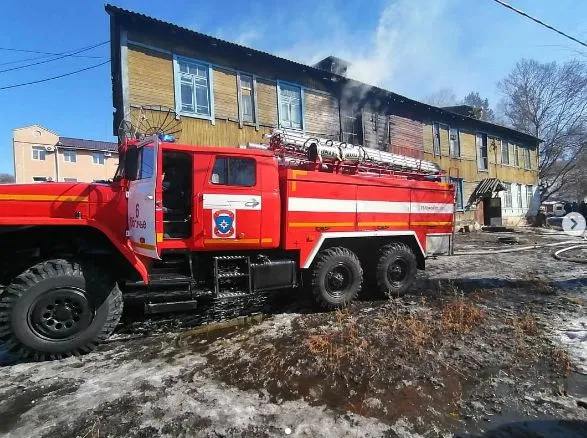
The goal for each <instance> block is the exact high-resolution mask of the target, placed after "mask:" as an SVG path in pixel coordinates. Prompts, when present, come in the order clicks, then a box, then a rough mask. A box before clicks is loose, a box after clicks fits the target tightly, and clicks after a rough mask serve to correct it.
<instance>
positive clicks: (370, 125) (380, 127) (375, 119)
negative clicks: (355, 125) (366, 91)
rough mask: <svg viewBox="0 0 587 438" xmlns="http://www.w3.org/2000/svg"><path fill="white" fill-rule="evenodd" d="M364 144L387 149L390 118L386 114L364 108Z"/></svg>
mask: <svg viewBox="0 0 587 438" xmlns="http://www.w3.org/2000/svg"><path fill="white" fill-rule="evenodd" d="M362 117H363V146H366V147H369V148H374V149H381V150H387V145H388V144H389V135H388V132H389V118H388V116H386V115H384V114H378V113H376V112H372V111H367V110H363V112H362Z"/></svg>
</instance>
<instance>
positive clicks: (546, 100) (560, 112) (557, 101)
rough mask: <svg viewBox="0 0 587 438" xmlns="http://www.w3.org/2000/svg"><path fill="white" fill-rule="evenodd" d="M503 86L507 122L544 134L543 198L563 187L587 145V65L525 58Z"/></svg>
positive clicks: (542, 164)
mask: <svg viewBox="0 0 587 438" xmlns="http://www.w3.org/2000/svg"><path fill="white" fill-rule="evenodd" d="M498 87H499V89H500V91H501V93H502V95H503V103H502V108H503V111H504V116H505V118H506V120H507V121H508V123H509V124H510V125H512V126H513V127H514V128H515V129H518V130H520V131H523V132H526V133H528V134H531V135H533V136H535V137H538V138H540V139H541V140H542V143H541V145H540V156H539V177H540V194H541V198H542V200H546V199H548V198H549V197H551V196H553V195H556V194H559V193H561V192H564V191H565V188H566V187H567V186H568V184H569V183H570V180H569V179H570V178H571V176H572V175H573V171H574V170H575V169H576V168H577V164H578V160H577V158H578V157H579V156H580V155H581V154H582V153H583V151H585V150H586V149H587V147H586V145H587V123H586V122H587V67H586V66H585V64H584V63H581V62H579V61H571V62H567V63H565V64H562V65H559V64H557V63H555V62H552V63H540V62H538V61H535V60H526V59H524V60H522V61H520V62H518V63H517V64H516V66H515V67H514V69H513V70H512V72H511V73H510V74H509V75H508V76H507V77H506V78H505V79H504V80H502V81H501V82H500V83H499V85H498Z"/></svg>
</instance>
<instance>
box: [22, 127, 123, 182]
mask: <svg viewBox="0 0 587 438" xmlns="http://www.w3.org/2000/svg"><path fill="white" fill-rule="evenodd" d="M12 145H13V153H14V177H15V179H16V182H17V183H30V182H46V181H70V182H78V181H79V182H92V181H98V180H108V179H111V178H112V177H114V173H115V172H116V168H117V166H118V152H117V150H118V147H117V144H116V143H111V142H106V141H95V140H83V139H80V138H70V137H61V136H60V135H59V134H57V133H55V132H53V131H50V130H49V129H47V128H44V127H42V126H39V125H30V126H25V127H23V128H17V129H15V130H14V131H13V137H12Z"/></svg>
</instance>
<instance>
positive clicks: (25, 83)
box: [0, 60, 110, 90]
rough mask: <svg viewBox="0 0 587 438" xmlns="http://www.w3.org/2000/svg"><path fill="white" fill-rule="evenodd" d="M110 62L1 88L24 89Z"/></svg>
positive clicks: (1, 88) (106, 62)
mask: <svg viewBox="0 0 587 438" xmlns="http://www.w3.org/2000/svg"><path fill="white" fill-rule="evenodd" d="M109 62H110V60H108V61H104V62H101V63H100V64H96V65H91V66H89V67H86V68H82V69H80V70H76V71H72V72H69V73H64V74H62V75H59V76H53V77H50V78H45V79H39V80H38V81H31V82H23V83H21V84H13V85H6V86H4V87H0V90H7V89H9V88H17V87H24V86H25V85H32V84H39V83H41V82H47V81H52V80H53V79H59V78H64V77H65V76H71V75H74V74H77V73H81V72H83V71H86V70H91V69H93V68H96V67H100V66H101V65H104V64H108V63H109Z"/></svg>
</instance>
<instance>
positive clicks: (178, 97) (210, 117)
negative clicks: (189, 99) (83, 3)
mask: <svg viewBox="0 0 587 438" xmlns="http://www.w3.org/2000/svg"><path fill="white" fill-rule="evenodd" d="M179 61H185V62H191V63H194V64H201V65H203V66H205V67H207V68H208V104H209V105H210V115H202V114H194V113H188V112H185V111H182V110H181V89H180V84H181V82H180V81H179V80H178V79H179ZM173 83H174V84H173V85H174V89H175V112H176V114H179V115H181V116H185V117H193V118H195V119H204V120H210V122H211V123H212V124H213V125H214V124H216V119H215V117H214V72H213V69H212V64H210V63H208V62H205V61H200V60H199V59H194V58H187V57H185V56H178V55H175V54H174V55H173Z"/></svg>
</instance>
